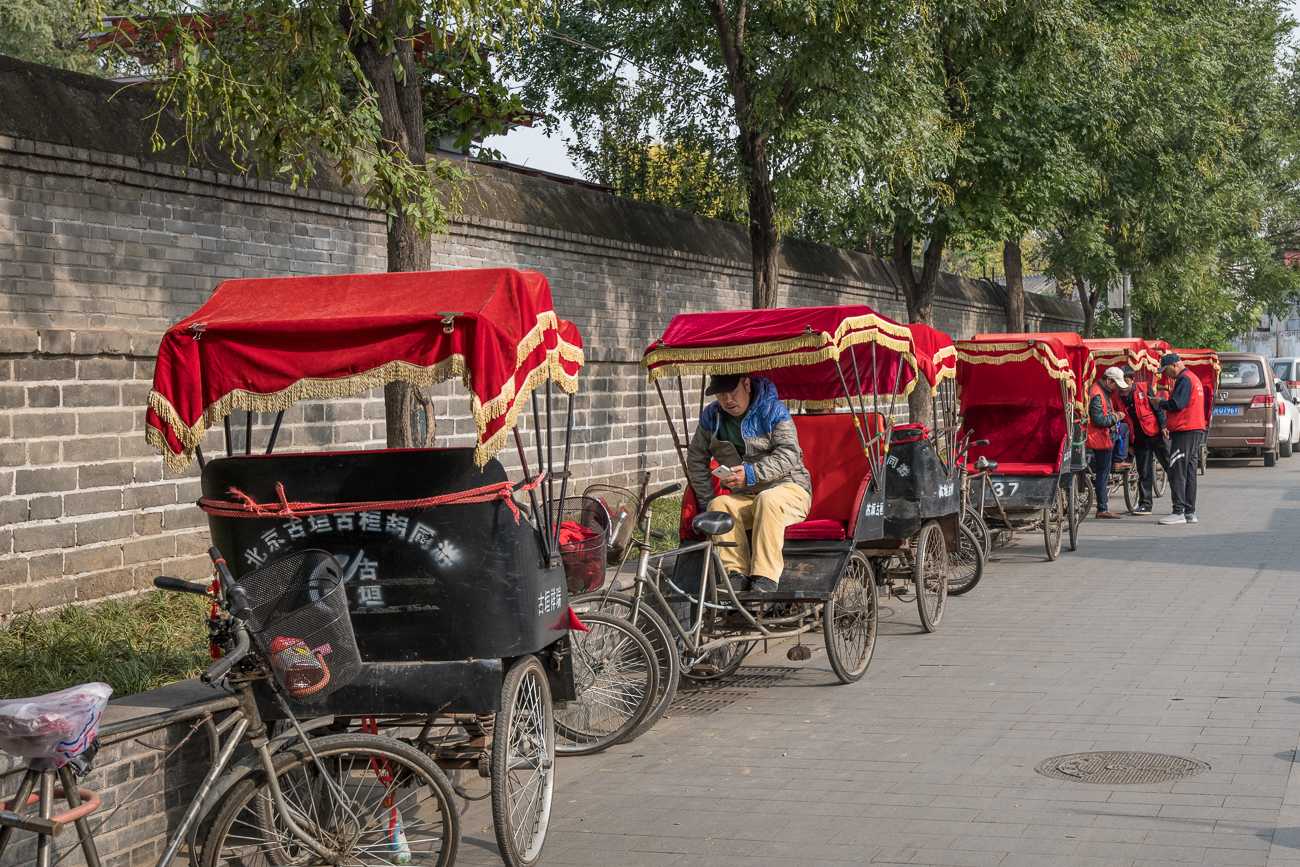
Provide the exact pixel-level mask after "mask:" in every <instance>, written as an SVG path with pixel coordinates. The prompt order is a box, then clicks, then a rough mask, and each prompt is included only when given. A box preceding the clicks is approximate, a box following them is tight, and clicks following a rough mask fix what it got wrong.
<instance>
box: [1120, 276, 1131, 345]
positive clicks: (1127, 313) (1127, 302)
mask: <svg viewBox="0 0 1300 867" xmlns="http://www.w3.org/2000/svg"><path fill="white" fill-rule="evenodd" d="M1119 279H1120V286H1121V287H1122V289H1123V292H1124V336H1125V337H1132V336H1133V302H1132V298H1131V296H1132V291H1133V278H1132V277H1130V276H1129V275H1128V274H1125V275H1124V276H1122V277H1120V278H1119Z"/></svg>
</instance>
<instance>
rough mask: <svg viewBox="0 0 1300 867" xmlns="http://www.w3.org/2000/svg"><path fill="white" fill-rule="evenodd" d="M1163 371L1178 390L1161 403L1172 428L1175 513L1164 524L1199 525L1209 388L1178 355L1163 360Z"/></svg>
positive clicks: (1171, 483)
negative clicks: (1198, 481)
mask: <svg viewBox="0 0 1300 867" xmlns="http://www.w3.org/2000/svg"><path fill="white" fill-rule="evenodd" d="M1160 371H1161V372H1162V373H1163V374H1164V375H1165V376H1168V377H1169V378H1171V379H1173V381H1174V390H1173V393H1171V394H1170V395H1169V397H1168V399H1166V400H1162V401H1160V409H1162V410H1164V413H1165V418H1166V420H1167V422H1168V425H1169V450H1170V455H1169V496H1170V497H1172V498H1173V501H1174V510H1173V512H1172V513H1171V514H1169V515H1166V516H1165V517H1163V518H1161V519H1160V523H1162V524H1195V523H1196V462H1197V456H1198V455H1200V453H1201V446H1202V445H1203V444H1204V443H1205V387H1204V386H1203V385H1201V381H1200V380H1199V379H1197V378H1196V377H1195V376H1192V375H1191V374H1190V373H1188V372H1187V365H1185V364H1183V360H1182V359H1181V358H1179V357H1178V356H1177V355H1176V354H1175V353H1173V352H1170V353H1168V354H1166V355H1165V356H1164V357H1162V358H1161V359H1160Z"/></svg>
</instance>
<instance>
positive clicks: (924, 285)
mask: <svg viewBox="0 0 1300 867" xmlns="http://www.w3.org/2000/svg"><path fill="white" fill-rule="evenodd" d="M947 241H948V232H947V230H946V229H944V228H936V227H935V226H933V225H931V227H930V244H929V246H928V247H926V248H925V254H924V255H923V256H922V259H921V262H922V264H921V279H920V280H917V278H916V269H915V268H914V267H913V266H912V238H911V236H908V235H905V234H904V233H903V232H900V231H895V232H894V250H893V254H894V272H895V273H896V274H897V275H898V284H899V286H901V287H902V290H903V301H904V302H905V303H906V304H907V321H908V322H919V323H921V324H923V325H933V324H934V295H935V290H936V289H937V288H938V286H939V266H940V265H941V264H942V262H943V248H944V245H945V244H946V243H947ZM907 408H908V416H909V418H910V419H911V421H914V422H920V423H921V424H926V425H928V424H930V422H931V419H930V388H929V386H927V385H926V384H925V383H924V382H918V383H917V385H916V387H914V388H913V389H912V393H911V394H910V395H909V396H908V399H907Z"/></svg>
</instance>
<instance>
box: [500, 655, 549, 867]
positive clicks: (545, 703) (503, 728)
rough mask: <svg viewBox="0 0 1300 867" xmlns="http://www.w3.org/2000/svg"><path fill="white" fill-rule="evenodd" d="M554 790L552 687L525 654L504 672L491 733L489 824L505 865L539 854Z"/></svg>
mask: <svg viewBox="0 0 1300 867" xmlns="http://www.w3.org/2000/svg"><path fill="white" fill-rule="evenodd" d="M554 790H555V717H554V706H553V705H552V703H551V688H550V686H549V685H548V684H547V681H546V670H545V669H544V668H542V664H541V663H540V662H539V661H538V660H537V657H535V656H532V655H531V654H530V655H528V656H524V657H521V658H520V659H517V660H515V663H514V665H512V666H510V670H509V671H508V672H506V677H505V684H504V686H502V688H501V710H500V711H499V712H498V713H497V720H496V725H495V726H494V727H493V732H492V824H493V826H494V830H495V831H496V837H497V847H498V848H499V849H500V851H501V860H502V861H504V862H505V863H506V865H507V867H531V865H533V864H536V863H537V862H538V860H539V859H540V858H541V855H542V844H543V843H544V842H545V841H546V826H547V825H548V824H549V823H550V821H551V796H552V795H553V794H554Z"/></svg>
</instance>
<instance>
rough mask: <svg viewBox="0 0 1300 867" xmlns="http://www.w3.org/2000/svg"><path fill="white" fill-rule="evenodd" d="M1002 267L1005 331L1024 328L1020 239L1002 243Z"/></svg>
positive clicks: (1023, 272)
mask: <svg viewBox="0 0 1300 867" xmlns="http://www.w3.org/2000/svg"><path fill="white" fill-rule="evenodd" d="M1002 268H1003V270H1004V271H1005V273H1006V275H1007V331H1008V332H1009V333H1011V334H1019V333H1020V332H1022V331H1024V330H1025V271H1024V262H1023V260H1022V258H1021V255H1020V239H1019V238H1016V239H1015V240H1013V241H1006V242H1005V243H1003V245H1002Z"/></svg>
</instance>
